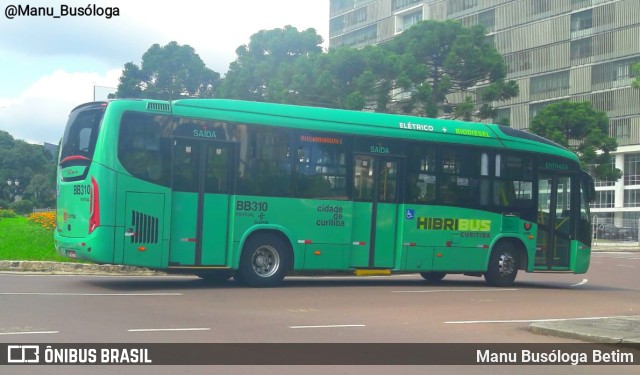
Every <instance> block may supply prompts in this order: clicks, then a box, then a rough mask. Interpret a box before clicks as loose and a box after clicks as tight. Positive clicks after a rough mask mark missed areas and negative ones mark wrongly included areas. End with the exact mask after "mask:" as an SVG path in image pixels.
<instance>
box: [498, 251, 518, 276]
mask: <svg viewBox="0 0 640 375" xmlns="http://www.w3.org/2000/svg"><path fill="white" fill-rule="evenodd" d="M515 268H516V259H515V258H514V257H513V255H511V254H509V253H502V254H500V258H498V272H499V273H500V276H502V277H507V276H510V275H512V274H513V272H514V270H515Z"/></svg>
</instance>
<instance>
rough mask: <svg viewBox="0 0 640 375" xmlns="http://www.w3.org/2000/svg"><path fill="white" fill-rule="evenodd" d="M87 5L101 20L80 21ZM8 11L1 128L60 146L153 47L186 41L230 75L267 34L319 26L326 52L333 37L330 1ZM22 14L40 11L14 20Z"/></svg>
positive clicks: (35, 1)
mask: <svg viewBox="0 0 640 375" xmlns="http://www.w3.org/2000/svg"><path fill="white" fill-rule="evenodd" d="M88 4H89V5H94V4H95V6H96V7H97V8H100V9H102V12H101V13H99V14H102V15H101V16H100V15H90V16H87V15H85V16H80V15H78V14H79V13H80V11H79V10H75V9H79V8H80V7H81V8H83V9H86V7H87V5H88ZM27 7H29V8H27ZM38 8H41V9H38ZM107 8H110V9H111V11H108V10H106V9H107ZM0 9H2V14H0V130H4V131H7V132H9V134H11V135H12V136H13V137H14V138H15V139H22V140H25V141H27V142H30V143H39V144H42V143H43V142H48V143H54V144H57V143H58V141H59V140H60V138H61V137H62V135H63V132H64V127H65V124H66V121H67V118H68V115H69V112H70V111H71V110H72V109H73V108H74V107H76V106H77V105H80V104H82V103H85V102H89V101H92V100H93V98H94V95H96V97H97V98H99V99H100V97H101V96H104V95H105V94H106V93H108V92H109V91H110V90H109V89H108V88H115V87H117V85H118V79H119V78H120V76H121V74H122V68H123V66H124V64H125V63H127V62H133V63H135V64H137V65H138V66H139V65H140V64H141V62H142V61H141V60H142V55H143V54H144V53H145V52H146V51H147V49H149V47H150V46H151V45H153V44H155V43H157V44H160V45H161V46H164V45H166V44H168V43H169V42H171V41H176V42H178V44H180V45H187V44H188V45H190V46H191V47H193V48H194V49H195V51H196V53H197V54H198V55H200V58H202V60H203V61H204V63H205V64H206V66H207V67H208V68H210V69H213V70H214V71H216V72H219V73H220V74H221V75H222V76H224V74H225V73H226V71H227V69H228V67H229V64H230V63H231V62H232V61H234V60H235V59H236V54H235V50H236V49H237V48H238V47H239V46H241V45H243V44H248V43H249V40H250V38H251V35H253V34H255V33H257V32H258V31H260V30H271V29H275V28H283V27H284V26H286V25H291V26H294V27H296V28H297V29H298V30H300V31H302V30H306V29H308V28H314V29H315V30H316V32H317V33H318V34H319V35H320V36H322V38H323V39H324V41H325V42H324V44H323V47H324V48H325V49H326V48H327V46H328V39H329V0H179V1H158V0H156V1H150V0H93V1H91V2H87V1H86V0H85V1H84V2H83V1H78V0H0ZM16 9H17V10H18V11H21V12H22V13H24V12H25V11H26V12H27V13H29V12H36V14H30V15H15V16H13V18H11V14H12V12H13V11H15V10H16ZM71 9H74V11H73V12H71ZM116 9H117V13H118V14H119V15H118V16H114V14H115V13H116ZM38 11H40V14H37V13H38ZM91 11H92V12H93V7H92V8H91ZM50 12H52V13H53V17H52V16H49V15H47V13H50ZM13 13H15V12H13ZM108 13H111V14H112V16H111V17H110V18H108V17H107V16H106V14H108ZM65 14H66V15H65ZM73 14H76V15H75V16H74V15H73ZM56 16H59V17H56Z"/></svg>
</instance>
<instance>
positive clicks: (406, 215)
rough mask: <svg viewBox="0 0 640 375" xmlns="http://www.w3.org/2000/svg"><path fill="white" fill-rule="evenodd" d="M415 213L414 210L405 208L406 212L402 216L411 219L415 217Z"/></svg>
mask: <svg viewBox="0 0 640 375" xmlns="http://www.w3.org/2000/svg"><path fill="white" fill-rule="evenodd" d="M415 215H416V211H415V210H411V209H409V210H407V212H406V213H405V215H404V217H405V218H406V219H407V220H413V219H414V218H415Z"/></svg>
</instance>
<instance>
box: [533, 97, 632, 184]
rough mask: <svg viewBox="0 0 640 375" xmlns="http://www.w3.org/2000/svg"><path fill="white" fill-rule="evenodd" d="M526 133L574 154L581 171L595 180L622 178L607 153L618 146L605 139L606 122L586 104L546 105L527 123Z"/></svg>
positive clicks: (569, 102) (607, 125)
mask: <svg viewBox="0 0 640 375" xmlns="http://www.w3.org/2000/svg"><path fill="white" fill-rule="evenodd" d="M529 131H531V132H532V133H535V134H537V135H540V136H542V137H545V138H547V139H549V140H551V141H554V142H556V143H558V144H560V145H562V146H564V147H566V148H567V149H569V150H571V151H573V152H575V153H576V154H577V155H578V157H579V158H580V161H581V163H582V168H583V169H586V170H590V171H591V173H592V175H593V176H595V177H596V178H598V179H601V180H609V181H616V180H618V179H619V178H620V177H621V175H622V174H621V172H620V170H619V169H617V168H613V167H612V165H611V161H612V159H611V152H613V151H615V150H616V148H617V147H618V143H617V141H616V139H615V138H613V137H610V136H609V118H608V117H607V114H606V113H605V112H602V111H597V110H595V109H593V107H592V105H591V103H590V102H571V101H567V100H565V101H561V102H556V103H552V104H549V105H548V106H546V107H544V108H542V109H541V110H540V112H538V114H537V115H536V116H535V117H534V118H533V120H531V125H530V126H529Z"/></svg>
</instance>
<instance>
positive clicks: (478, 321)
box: [444, 315, 628, 324]
mask: <svg viewBox="0 0 640 375" xmlns="http://www.w3.org/2000/svg"><path fill="white" fill-rule="evenodd" d="M607 318H628V316H624V315H622V316H594V317H589V318H558V319H517V320H459V321H450V322H444V323H445V324H485V323H487V324H493V323H537V322H562V321H565V320H595V319H607Z"/></svg>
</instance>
